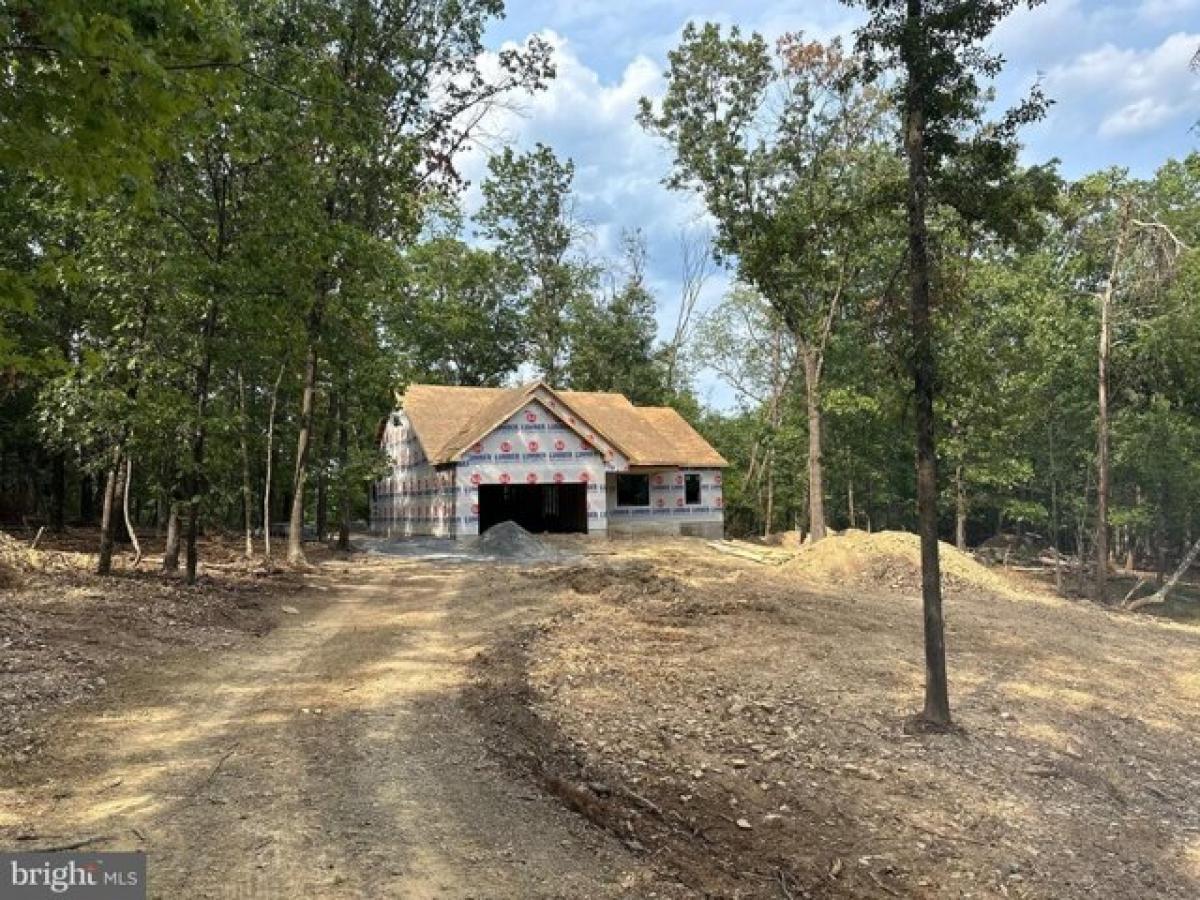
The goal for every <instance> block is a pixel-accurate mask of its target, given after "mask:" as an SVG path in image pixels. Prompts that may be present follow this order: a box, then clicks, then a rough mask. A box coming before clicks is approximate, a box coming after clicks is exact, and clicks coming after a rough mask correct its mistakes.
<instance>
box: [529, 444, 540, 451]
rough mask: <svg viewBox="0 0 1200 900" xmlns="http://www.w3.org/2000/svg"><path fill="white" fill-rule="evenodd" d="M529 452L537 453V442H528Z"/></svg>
mask: <svg viewBox="0 0 1200 900" xmlns="http://www.w3.org/2000/svg"><path fill="white" fill-rule="evenodd" d="M529 452H530V453H537V452H538V442H537V441H530V442H529Z"/></svg>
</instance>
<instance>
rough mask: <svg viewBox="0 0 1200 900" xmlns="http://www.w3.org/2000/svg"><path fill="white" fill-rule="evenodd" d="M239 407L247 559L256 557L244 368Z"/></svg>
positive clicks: (238, 377)
mask: <svg viewBox="0 0 1200 900" xmlns="http://www.w3.org/2000/svg"><path fill="white" fill-rule="evenodd" d="M237 383H238V407H239V413H240V415H241V422H240V423H239V427H238V439H239V442H240V444H241V451H242V521H243V525H244V528H245V535H246V549H245V556H246V559H253V558H254V491H253V489H252V488H251V486H250V439H249V435H248V434H247V432H248V431H249V430H250V417H249V415H247V413H246V382H245V380H244V379H243V378H242V370H241V369H240V368H239V369H238V373H237Z"/></svg>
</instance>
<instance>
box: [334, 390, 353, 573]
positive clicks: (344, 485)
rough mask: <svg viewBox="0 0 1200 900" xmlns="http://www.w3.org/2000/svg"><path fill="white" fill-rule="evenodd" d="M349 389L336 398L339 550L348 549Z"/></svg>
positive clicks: (349, 515) (349, 511)
mask: <svg viewBox="0 0 1200 900" xmlns="http://www.w3.org/2000/svg"><path fill="white" fill-rule="evenodd" d="M349 402H350V401H349V391H348V389H347V388H346V387H345V386H343V388H342V392H341V396H340V397H339V398H338V462H339V463H340V465H339V466H338V470H339V472H338V474H339V476H340V477H339V480H338V512H339V515H338V520H339V525H338V540H337V547H338V549H339V550H349V549H350V518H351V512H352V511H351V509H350V502H351V501H350V482H349V480H348V479H347V472H348V470H349V467H350V423H349V422H348V421H347V420H348V419H349V416H350V413H349V410H348V406H349Z"/></svg>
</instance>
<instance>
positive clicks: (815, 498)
mask: <svg viewBox="0 0 1200 900" xmlns="http://www.w3.org/2000/svg"><path fill="white" fill-rule="evenodd" d="M802 355H803V357H804V400H805V404H806V407H807V412H808V530H809V533H810V534H811V535H812V540H813V541H814V542H816V541H819V540H821V539H822V538H823V537H825V467H824V461H823V460H822V457H821V373H820V365H821V363H820V356H819V355H818V353H817V352H816V351H814V350H812V349H811V348H809V347H805V348H804V349H803V351H802Z"/></svg>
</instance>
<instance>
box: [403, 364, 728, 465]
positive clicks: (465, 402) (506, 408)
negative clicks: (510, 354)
mask: <svg viewBox="0 0 1200 900" xmlns="http://www.w3.org/2000/svg"><path fill="white" fill-rule="evenodd" d="M539 387H541V388H544V389H546V390H548V391H549V392H550V394H551V395H552V396H554V397H557V398H558V400H559V401H560V402H561V403H563V404H564V405H565V406H566V407H567V408H568V409H569V410H571V411H572V412H574V413H575V415H576V416H577V417H578V418H580V419H582V420H584V421H585V422H587V424H588V425H590V426H591V427H592V428H593V429H594V430H595V432H596V434H597V435H598V436H600V437H603V438H605V439H607V440H608V441H609V442H610V443H612V444H613V446H615V447H616V448H617V449H618V450H619V451H621V453H622V454H624V455H625V456H626V458H627V459H628V460H629V463H630V465H634V466H668V465H669V466H703V467H719V466H725V465H728V463H726V461H725V459H724V458H723V457H722V456H721V454H719V453H717V451H716V450H714V449H713V448H712V446H711V445H710V444H709V443H708V441H706V440H704V438H702V437H701V436H700V435H699V434H698V433H697V432H696V430H695V429H694V428H692V426H691V425H689V424H688V423H687V422H686V421H685V420H684V418H683V417H682V416H681V415H679V413H677V412H676V411H675V410H674V409H671V408H670V407H665V406H653V407H644V406H634V405H633V404H632V403H630V402H629V400H628V399H626V398H625V396H624V395H622V394H612V393H598V392H597V393H593V392H589V391H553V390H550V389H549V388H547V387H546V386H545V385H543V384H541V383H540V382H534V383H533V384H527V385H522V386H520V387H515V388H476V387H449V386H442V385H430V384H414V385H410V386H409V388H408V390H407V391H406V392H405V394H404V399H403V404H404V411H405V413H406V414H407V415H408V420H409V422H410V423H411V424H412V427H413V430H414V431H415V432H416V435H417V439H418V440H419V441H420V442H421V447H422V449H424V451H425V455H426V457H428V458H429V460H430V461H431V462H433V463H434V464H441V463H448V462H453V461H455V460H456V459H457V458H458V456H459V455H460V454H461V453H462V452H463V451H464V450H465V449H466V448H468V447H470V446H471V444H473V443H475V442H476V441H478V440H480V439H481V438H482V437H484V436H485V435H487V434H488V433H490V432H491V431H492V430H493V429H495V428H496V427H497V426H499V425H501V424H503V423H504V422H505V421H506V420H507V419H508V418H509V417H510V416H511V415H512V414H513V413H515V412H516V411H517V410H519V409H520V408H521V407H522V405H524V403H525V402H526V401H527V400H528V399H529V397H530V396H531V395H532V394H533V393H534V392H535V391H536V390H537V389H538V388H539Z"/></svg>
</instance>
